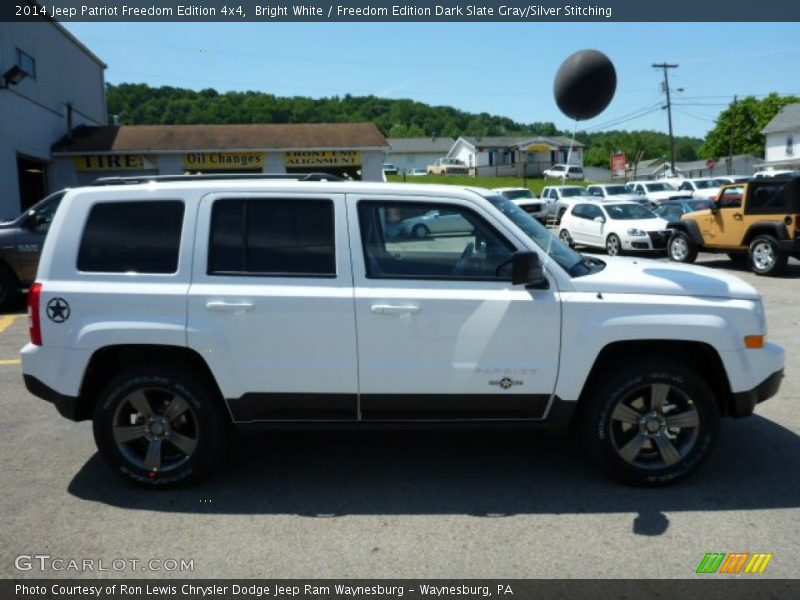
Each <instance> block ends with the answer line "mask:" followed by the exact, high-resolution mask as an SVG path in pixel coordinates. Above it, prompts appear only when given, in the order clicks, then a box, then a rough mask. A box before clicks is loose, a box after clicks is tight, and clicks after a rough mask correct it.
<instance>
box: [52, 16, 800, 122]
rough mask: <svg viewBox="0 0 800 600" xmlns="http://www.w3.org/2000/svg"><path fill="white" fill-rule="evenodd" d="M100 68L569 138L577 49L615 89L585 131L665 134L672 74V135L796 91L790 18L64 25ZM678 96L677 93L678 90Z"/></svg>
mask: <svg viewBox="0 0 800 600" xmlns="http://www.w3.org/2000/svg"><path fill="white" fill-rule="evenodd" d="M65 26H66V27H67V28H68V29H69V30H70V31H71V32H72V33H74V34H75V35H76V36H77V37H78V38H79V39H80V40H81V41H82V42H84V43H85V44H86V45H87V46H88V47H89V48H90V49H91V50H92V51H94V52H95V53H96V54H97V55H98V56H99V57H100V58H101V59H103V60H104V61H105V62H106V63H108V71H107V73H106V80H107V81H108V82H109V83H122V82H136V83H139V82H141V83H148V84H150V85H153V86H161V85H171V86H176V87H186V88H191V89H196V90H197V89H202V88H206V87H213V88H215V89H217V90H219V91H229V90H237V91H243V90H255V91H262V92H269V93H273V94H276V95H282V96H294V95H299V96H311V97H321V96H333V95H343V94H347V93H349V94H353V95H364V94H375V95H379V96H385V97H387V98H411V99H414V100H419V101H421V102H426V103H429V104H434V105H440V104H442V105H450V106H454V107H456V108H459V109H462V110H466V111H470V112H488V113H492V114H497V115H503V116H507V117H510V118H512V119H515V120H517V121H520V122H526V123H527V122H533V121H552V122H554V123H555V124H556V125H557V126H558V127H559V128H563V129H566V130H570V129H572V127H573V122H571V121H570V120H569V119H567V118H566V117H564V116H563V115H562V114H561V113H560V112H559V110H558V108H557V107H556V104H555V101H554V99H553V91H552V90H553V78H554V76H555V73H556V71H557V70H558V67H559V65H560V64H561V62H562V61H563V60H564V59H565V58H566V57H567V56H569V55H570V54H571V53H573V52H575V51H576V50H581V49H584V48H594V49H597V50H600V51H601V52H604V53H606V54H607V55H608V56H609V57H610V58H611V60H612V61H613V62H614V64H615V66H616V69H617V78H618V86H617V93H616V96H615V97H614V100H613V101H612V103H611V105H610V106H609V108H608V109H606V111H605V112H604V113H603V114H601V115H600V116H598V117H596V118H594V119H592V120H589V121H585V122H582V123H581V124H580V125H579V128H581V129H587V130H606V129H654V130H658V131H666V128H667V117H666V112H665V111H664V110H662V109H661V108H660V107H661V106H662V105H663V102H664V96H663V94H662V93H661V81H662V77H663V75H662V72H661V71H660V70H656V69H654V68H652V67H651V64H652V63H654V62H659V63H660V62H670V63H677V64H679V65H680V66H679V68H677V69H672V70H671V71H670V74H669V75H670V87H671V88H672V89H673V92H674V95H673V101H674V102H675V108H674V113H673V118H674V126H675V133H676V134H677V135H693V136H698V137H703V136H704V135H705V133H706V132H707V131H708V130H709V129H711V128H712V127H713V126H714V119H715V118H716V117H717V115H718V114H719V112H720V111H721V110H722V109H723V108H724V107H725V106H727V105H728V104H729V103H730V101H731V100H732V98H733V96H734V94H738V95H739V96H740V97H741V96H747V95H755V96H764V95H766V94H768V93H769V92H773V91H775V92H779V93H782V94H800V80H798V78H797V74H798V67H797V57H798V55H800V36H799V35H798V32H799V29H798V24H796V23H710V24H709V23H703V24H700V23H629V24H628V23H585V24H567V23H548V24H536V23H533V24H509V23H498V24H494V23H474V24H457V23H445V24H442V23H426V24H394V23H369V24H352V23H322V24H313V23H292V24H281V23H263V24H262V23H236V24H225V23H209V24H198V23H177V24H176V23H148V24H130V23H100V24H95V23H68V24H65ZM678 88H682V90H683V91H678Z"/></svg>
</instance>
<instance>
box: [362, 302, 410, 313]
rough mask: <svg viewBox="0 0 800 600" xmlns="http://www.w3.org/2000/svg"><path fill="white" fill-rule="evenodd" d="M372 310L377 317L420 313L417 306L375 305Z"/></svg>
mask: <svg viewBox="0 0 800 600" xmlns="http://www.w3.org/2000/svg"><path fill="white" fill-rule="evenodd" d="M370 310H371V311H372V312H374V313H375V314H376V315H408V314H412V313H418V312H419V306H416V305H415V304H401V305H397V304H373V305H372V306H371V307H370Z"/></svg>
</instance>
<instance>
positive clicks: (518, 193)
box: [503, 190, 536, 200]
mask: <svg viewBox="0 0 800 600" xmlns="http://www.w3.org/2000/svg"><path fill="white" fill-rule="evenodd" d="M503 196H505V197H506V198H508V199H509V200H519V199H520V198H536V196H534V195H533V192H531V191H530V190H506V191H505V192H503Z"/></svg>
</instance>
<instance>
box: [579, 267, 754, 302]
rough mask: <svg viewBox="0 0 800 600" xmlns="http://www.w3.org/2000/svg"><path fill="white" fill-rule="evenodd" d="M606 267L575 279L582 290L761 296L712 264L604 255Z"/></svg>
mask: <svg viewBox="0 0 800 600" xmlns="http://www.w3.org/2000/svg"><path fill="white" fill-rule="evenodd" d="M601 259H602V260H603V261H604V262H605V263H606V266H605V268H604V269H603V270H602V271H599V272H597V273H594V274H592V275H585V276H583V277H576V278H575V279H573V280H572V282H573V285H574V286H575V289H576V290H577V291H579V292H607V293H616V294H660V295H668V296H698V297H707V298H737V299H742V300H758V299H760V298H761V296H760V294H759V293H758V292H757V291H756V290H755V288H754V287H753V286H751V285H750V284H749V283H746V282H744V281H742V280H741V279H739V278H738V277H735V276H734V275H728V274H727V273H722V272H720V271H716V270H714V269H709V268H708V267H698V266H695V265H682V264H677V263H668V262H661V261H657V260H650V259H646V258H627V257H610V256H603V257H601Z"/></svg>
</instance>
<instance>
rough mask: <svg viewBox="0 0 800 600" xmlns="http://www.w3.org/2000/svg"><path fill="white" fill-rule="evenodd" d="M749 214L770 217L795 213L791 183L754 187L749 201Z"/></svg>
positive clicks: (774, 183) (773, 183)
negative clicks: (770, 215) (771, 215)
mask: <svg viewBox="0 0 800 600" xmlns="http://www.w3.org/2000/svg"><path fill="white" fill-rule="evenodd" d="M746 212H747V214H750V215H768V214H784V213H791V212H794V211H793V210H792V186H791V183H790V182H785V181H784V182H769V183H763V184H761V183H759V184H757V185H753V189H752V192H751V194H750V197H749V199H748V201H747V208H746Z"/></svg>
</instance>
